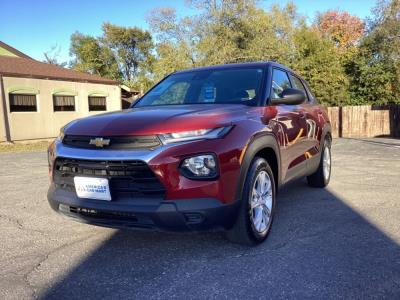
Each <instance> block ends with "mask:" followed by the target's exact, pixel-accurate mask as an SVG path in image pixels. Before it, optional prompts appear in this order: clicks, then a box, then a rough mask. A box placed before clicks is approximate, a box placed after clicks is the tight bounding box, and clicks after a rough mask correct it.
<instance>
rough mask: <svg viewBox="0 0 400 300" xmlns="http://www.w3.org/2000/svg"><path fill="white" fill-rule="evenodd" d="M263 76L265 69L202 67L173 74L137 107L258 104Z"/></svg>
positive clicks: (148, 94)
mask: <svg viewBox="0 0 400 300" xmlns="http://www.w3.org/2000/svg"><path fill="white" fill-rule="evenodd" d="M262 77H263V70H262V69H261V68H240V69H223V70H218V69H214V70H199V71H192V72H185V73H177V74H172V75H170V76H168V77H167V78H166V79H164V80H163V81H161V82H160V83H159V84H158V85H157V86H155V87H154V88H153V89H152V90H150V92H148V93H147V94H146V95H144V96H143V97H142V98H141V99H140V100H139V101H138V102H137V103H136V104H135V105H134V106H135V107H141V106H152V105H180V104H209V103H216V104H224V103H240V104H246V105H256V104H257V100H258V97H259V92H260V87H261V82H262Z"/></svg>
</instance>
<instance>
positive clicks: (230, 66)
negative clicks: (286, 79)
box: [173, 61, 295, 74]
mask: <svg viewBox="0 0 400 300" xmlns="http://www.w3.org/2000/svg"><path fill="white" fill-rule="evenodd" d="M266 66H271V67H277V68H280V69H284V70H286V71H288V72H292V73H295V72H294V71H293V70H291V69H290V68H288V67H285V66H284V65H281V64H278V63H276V62H273V61H260V62H246V63H232V64H224V65H213V66H206V67H197V68H192V69H186V70H181V71H176V72H174V73H173V74H182V73H188V72H193V71H208V70H219V69H234V68H246V67H253V68H257V67H259V68H264V67H266Z"/></svg>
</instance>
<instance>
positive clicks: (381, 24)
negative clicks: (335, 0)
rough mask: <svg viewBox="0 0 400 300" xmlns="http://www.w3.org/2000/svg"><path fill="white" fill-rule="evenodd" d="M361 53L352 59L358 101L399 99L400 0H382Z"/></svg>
mask: <svg viewBox="0 0 400 300" xmlns="http://www.w3.org/2000/svg"><path fill="white" fill-rule="evenodd" d="M359 49H360V53H359V55H358V56H357V57H356V58H355V59H354V60H353V61H352V62H350V63H349V66H348V69H349V72H348V74H349V77H350V78H351V88H350V95H351V97H352V99H354V101H355V102H357V103H376V104H387V103H392V102H393V103H400V0H392V1H379V2H378V5H377V6H376V8H375V17H374V19H373V20H370V21H369V28H368V32H367V34H366V35H365V36H364V38H363V39H362V41H361V44H360V47H359Z"/></svg>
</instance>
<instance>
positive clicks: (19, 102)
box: [9, 94, 37, 112]
mask: <svg viewBox="0 0 400 300" xmlns="http://www.w3.org/2000/svg"><path fill="white" fill-rule="evenodd" d="M9 98H10V112H18V111H37V100H36V95H29V94H10V97H9Z"/></svg>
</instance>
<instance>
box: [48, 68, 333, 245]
mask: <svg viewBox="0 0 400 300" xmlns="http://www.w3.org/2000/svg"><path fill="white" fill-rule="evenodd" d="M331 139H332V138H331V126H330V122H329V119H328V116H327V112H326V109H325V108H324V107H322V106H321V105H319V104H318V102H317V100H316V99H315V98H314V96H313V94H312V93H311V91H310V88H309V86H308V85H307V83H306V82H305V81H304V80H303V79H302V78H301V77H300V76H298V75H297V74H295V73H294V72H293V71H291V70H290V69H288V68H286V67H284V66H282V65H279V64H277V63H273V62H260V63H244V64H229V65H221V66H211V67H204V68H196V69H192V70H185V71H180V72H175V73H173V74H171V75H169V76H167V77H166V78H164V79H163V80H162V81H161V82H160V83H158V84H157V85H156V86H154V87H153V88H152V89H151V90H150V91H148V92H147V93H146V94H145V95H144V96H143V97H142V98H140V99H139V100H138V101H137V102H136V103H135V104H133V105H132V107H131V108H130V109H127V110H123V111H119V112H113V113H106V114H102V115H96V116H91V117H87V118H84V119H80V120H76V121H73V122H71V123H69V124H67V125H66V126H65V127H64V128H63V129H62V130H61V132H60V135H59V137H58V138H57V139H56V140H55V141H54V143H53V144H52V145H51V146H50V147H49V150H48V155H49V172H50V176H51V185H50V188H49V192H48V200H49V203H50V205H51V207H52V208H53V209H54V210H56V211H57V212H60V213H62V214H64V215H67V216H69V217H72V218H74V219H76V220H78V221H82V222H85V223H90V224H95V225H101V226H111V227H124V228H127V227H128V228H149V229H161V230H173V231H175V230H201V229H211V228H222V229H224V230H226V231H227V236H228V237H229V238H230V239H231V240H233V241H236V242H240V243H245V244H257V243H260V242H262V241H263V240H265V238H266V237H267V235H268V232H269V231H270V228H271V224H272V220H273V216H274V211H275V203H276V191H277V190H278V188H279V187H280V186H282V185H283V184H284V183H286V182H288V181H290V180H293V179H295V178H299V177H303V176H307V179H308V183H309V184H310V185H311V186H314V187H325V186H326V185H327V184H328V182H329V179H330V173H331V154H330V153H331V152H330V148H331Z"/></svg>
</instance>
